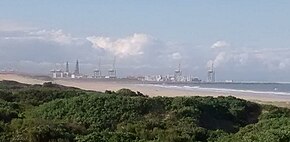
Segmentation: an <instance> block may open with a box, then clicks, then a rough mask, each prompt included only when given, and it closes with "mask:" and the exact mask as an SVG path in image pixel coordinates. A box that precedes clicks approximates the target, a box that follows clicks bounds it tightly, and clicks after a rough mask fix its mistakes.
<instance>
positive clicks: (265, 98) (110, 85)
mask: <svg viewBox="0 0 290 142" xmlns="http://www.w3.org/2000/svg"><path fill="white" fill-rule="evenodd" d="M0 80H14V81H18V82H21V83H27V84H42V83H44V82H46V81H44V80H39V79H33V78H30V77H25V76H20V75H16V74H0ZM53 82H54V83H57V84H61V85H65V86H72V87H78V88H81V89H85V90H95V91H102V92H103V91H105V90H113V91H116V90H119V89H121V88H128V89H131V90H134V91H140V92H142V93H144V94H146V95H148V96H151V97H153V96H169V97H173V96H215V97H216V96H230V95H231V96H235V97H238V98H242V99H246V100H251V101H258V102H279V103H280V102H286V103H287V104H288V102H290V96H287V95H271V94H255V93H238V92H234V93H230V94H229V93H227V92H210V91H192V90H181V89H174V88H170V89H169V88H162V87H156V86H146V85H145V86H140V85H137V84H134V83H128V82H114V81H84V80H54V81H53ZM284 104H285V103H284Z"/></svg>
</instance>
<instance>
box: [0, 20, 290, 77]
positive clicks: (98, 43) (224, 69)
mask: <svg viewBox="0 0 290 142" xmlns="http://www.w3.org/2000/svg"><path fill="white" fill-rule="evenodd" d="M1 28H2V29H1ZM3 28H4V29H3ZM6 28H7V27H6ZM0 29H1V30H0V60H1V62H0V69H5V68H13V69H16V70H19V71H24V72H37V73H44V74H46V73H47V74H48V73H49V70H50V69H53V68H62V67H64V63H65V62H66V61H69V62H70V63H71V70H73V67H74V62H75V60H76V59H79V60H80V64H81V71H82V72H84V73H88V74H91V73H92V71H93V69H95V68H96V67H97V66H98V60H99V59H100V58H101V59H102V68H103V69H104V70H106V69H108V68H110V67H111V65H112V61H113V59H114V57H117V63H116V67H117V69H118V70H119V71H118V73H119V75H121V76H126V75H146V74H172V73H173V71H174V70H175V69H176V68H177V67H178V64H179V63H181V64H182V65H181V66H182V70H183V73H184V74H193V75H195V76H198V77H200V78H201V79H205V78H206V71H207V69H208V65H209V64H210V63H211V62H212V61H213V62H214V65H215V68H216V71H217V79H218V80H226V79H234V80H274V81H288V80H290V79H287V76H286V75H285V74H286V73H288V71H289V70H290V48H262V47H239V46H238V45H236V46H233V45H232V44H231V42H229V41H225V40H219V41H216V42H214V43H208V45H210V46H208V45H194V44H184V43H175V42H170V41H162V40H160V39H157V38H155V37H153V36H151V35H147V34H144V33H134V34H131V35H127V36H124V37H118V38H113V37H110V36H102V35H88V36H86V37H78V36H76V35H72V34H70V33H67V32H65V31H63V30H61V29H39V28H22V27H21V26H15V28H14V29H13V25H12V26H10V27H9V28H7V30H5V26H3V25H2V26H1V24H0ZM273 74H275V75H274V76H273Z"/></svg>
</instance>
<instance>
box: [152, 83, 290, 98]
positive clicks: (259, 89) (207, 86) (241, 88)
mask: <svg viewBox="0 0 290 142" xmlns="http://www.w3.org/2000/svg"><path fill="white" fill-rule="evenodd" d="M147 85H151V86H156V87H162V88H175V89H182V90H193V91H213V92H241V93H257V94H274V95H275V94H276V95H290V83H194V84H179V83H176V84H174V83H170V84H166V83H163V84H147Z"/></svg>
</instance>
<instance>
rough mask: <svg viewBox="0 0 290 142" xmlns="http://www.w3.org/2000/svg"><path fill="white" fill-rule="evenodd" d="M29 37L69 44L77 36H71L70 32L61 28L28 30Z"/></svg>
mask: <svg viewBox="0 0 290 142" xmlns="http://www.w3.org/2000/svg"><path fill="white" fill-rule="evenodd" d="M29 35H30V36H31V38H36V39H41V40H49V41H54V42H57V43H60V44H71V43H72V42H73V41H74V40H76V39H77V38H73V37H72V36H71V35H70V34H66V33H64V32H63V31H62V30H60V29H59V30H45V29H44V30H39V31H32V32H29Z"/></svg>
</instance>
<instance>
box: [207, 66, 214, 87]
mask: <svg viewBox="0 0 290 142" xmlns="http://www.w3.org/2000/svg"><path fill="white" fill-rule="evenodd" d="M207 81H208V82H215V71H214V62H212V63H211V68H210V69H209V70H208V71H207Z"/></svg>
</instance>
